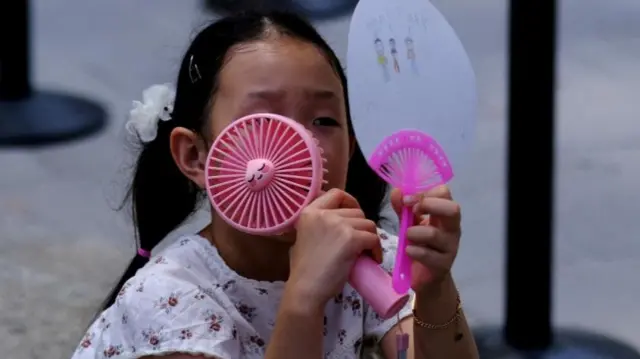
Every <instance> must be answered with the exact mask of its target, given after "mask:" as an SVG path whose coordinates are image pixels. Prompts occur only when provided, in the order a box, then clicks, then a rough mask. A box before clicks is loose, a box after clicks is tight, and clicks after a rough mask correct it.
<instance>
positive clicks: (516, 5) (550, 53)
mask: <svg viewBox="0 0 640 359" xmlns="http://www.w3.org/2000/svg"><path fill="white" fill-rule="evenodd" d="M509 34H510V36H509V58H510V62H509V125H508V134H509V139H508V146H509V147H508V148H509V153H508V170H507V171H508V173H507V177H508V181H507V183H508V184H507V261H506V262H507V273H506V275H507V291H506V292H507V293H506V326H505V340H506V342H507V344H508V345H510V346H512V347H514V348H516V349H524V350H536V349H537V350H539V349H545V348H548V347H549V346H550V345H551V342H552V332H551V286H552V284H551V270H552V266H551V265H552V262H553V260H552V236H553V169H554V168H553V166H554V165H553V164H554V141H555V140H554V108H555V107H554V102H555V101H554V100H555V71H556V68H555V63H556V56H555V43H556V1H555V0H538V1H522V0H512V1H511V17H510V33H509Z"/></svg>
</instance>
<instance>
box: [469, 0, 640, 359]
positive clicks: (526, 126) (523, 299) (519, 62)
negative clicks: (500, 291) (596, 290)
mask: <svg viewBox="0 0 640 359" xmlns="http://www.w3.org/2000/svg"><path fill="white" fill-rule="evenodd" d="M556 11H557V8H556V1H555V0H538V1H527V0H511V8H510V39H509V59H510V60H509V129H508V135H509V139H508V146H509V147H508V151H509V153H508V173H507V177H508V185H507V187H508V193H507V258H506V264H507V268H506V323H505V326H504V327H503V328H480V329H479V330H477V331H476V334H477V335H476V342H477V344H478V347H479V350H480V357H481V358H483V359H484V358H493V359H498V358H500V359H502V358H504V359H506V358H509V359H516V358H531V359H534V358H535V359H547V358H548V359H551V358H554V359H573V358H576V359H578V358H580V359H596V358H600V359H602V358H608V359H623V358H624V359H638V358H640V354H638V353H637V352H636V351H635V350H633V349H632V348H630V347H628V346H626V345H624V344H621V343H618V342H615V341H613V340H611V339H609V338H606V337H604V336H601V335H596V334H591V333H587V332H582V331H574V330H566V329H559V330H558V329H555V330H554V328H553V327H552V321H551V318H552V310H551V309H552V308H551V300H552V291H551V288H552V263H553V255H552V248H553V242H552V238H553V237H552V236H553V219H554V215H553V203H554V201H553V198H554V197H553V172H554V142H555V138H554V114H555V113H554V112H555V106H554V102H555V72H556V66H555V64H556V49H555V46H556V45H555V43H556V22H557V19H556ZM533 179H535V180H534V181H535V185H534V186H532V185H531V181H532V180H533Z"/></svg>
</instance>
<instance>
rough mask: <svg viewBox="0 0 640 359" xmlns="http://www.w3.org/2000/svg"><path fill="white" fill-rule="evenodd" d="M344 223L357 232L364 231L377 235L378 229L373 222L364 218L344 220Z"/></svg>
mask: <svg viewBox="0 0 640 359" xmlns="http://www.w3.org/2000/svg"><path fill="white" fill-rule="evenodd" d="M344 221H345V222H346V223H347V224H348V225H349V226H351V228H353V229H355V230H357V231H365V232H369V233H373V234H375V235H376V236H377V235H378V227H377V226H376V224H375V222H373V221H372V220H369V219H365V218H345V219H344Z"/></svg>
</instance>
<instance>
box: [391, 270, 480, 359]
mask: <svg viewBox="0 0 640 359" xmlns="http://www.w3.org/2000/svg"><path fill="white" fill-rule="evenodd" d="M457 298H458V292H457V290H456V287H455V284H454V282H453V279H452V278H451V277H449V278H448V279H446V280H444V281H443V283H442V285H441V286H440V288H439V289H438V290H437V291H434V292H432V293H429V294H421V295H420V294H418V295H417V297H416V306H415V313H416V317H417V318H419V319H420V320H422V321H423V322H426V323H430V324H441V323H446V322H447V321H449V320H450V319H451V318H453V317H454V316H455V313H456V310H457V306H458V302H457ZM401 331H402V332H404V333H407V334H409V336H410V338H411V340H410V342H409V343H410V344H409V345H410V348H409V355H408V359H478V358H479V354H478V349H477V347H476V344H475V341H474V339H473V335H472V333H471V330H469V326H468V325H467V321H466V319H465V317H464V314H463V313H461V316H460V318H459V319H458V320H457V321H456V322H454V323H452V324H451V325H449V326H448V327H446V328H443V329H426V328H423V327H421V326H419V325H418V324H416V323H415V321H414V320H413V318H412V317H409V318H406V319H405V320H403V321H402V322H400V323H399V324H398V325H396V327H395V328H393V329H391V330H390V331H389V332H388V333H387V334H386V335H385V336H384V337H383V338H382V343H381V346H382V351H383V353H384V355H385V357H386V358H387V359H391V358H396V355H397V350H396V349H397V347H396V334H399V333H400V332H401Z"/></svg>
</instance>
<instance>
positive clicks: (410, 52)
mask: <svg viewBox="0 0 640 359" xmlns="http://www.w3.org/2000/svg"><path fill="white" fill-rule="evenodd" d="M404 44H405V46H406V47H407V60H409V63H411V70H413V74H414V75H420V72H419V71H418V62H417V61H416V50H415V45H414V43H413V39H412V38H411V36H407V38H406V39H404Z"/></svg>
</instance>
